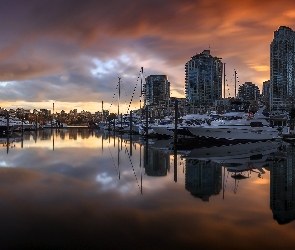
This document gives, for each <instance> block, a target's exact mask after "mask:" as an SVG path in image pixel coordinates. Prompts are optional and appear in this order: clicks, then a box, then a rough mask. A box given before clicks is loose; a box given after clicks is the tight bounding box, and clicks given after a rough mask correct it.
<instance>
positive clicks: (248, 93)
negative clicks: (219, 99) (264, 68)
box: [238, 82, 260, 101]
mask: <svg viewBox="0 0 295 250" xmlns="http://www.w3.org/2000/svg"><path fill="white" fill-rule="evenodd" d="M238 97H239V98H240V99H242V100H248V101H249V100H259V98H260V90H259V88H258V87H257V86H256V85H255V84H253V83H252V82H245V83H244V84H243V85H242V86H240V87H239V90H238Z"/></svg>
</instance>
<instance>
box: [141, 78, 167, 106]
mask: <svg viewBox="0 0 295 250" xmlns="http://www.w3.org/2000/svg"><path fill="white" fill-rule="evenodd" d="M169 99H170V82H169V81H168V76H166V75H150V76H148V77H147V78H146V79H145V85H144V105H159V104H160V103H161V102H164V103H167V104H168V101H169Z"/></svg>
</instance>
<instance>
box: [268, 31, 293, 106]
mask: <svg viewBox="0 0 295 250" xmlns="http://www.w3.org/2000/svg"><path fill="white" fill-rule="evenodd" d="M294 87H295V32H294V31H293V30H292V29H291V28H289V27H286V26H280V27H279V29H278V30H276V31H275V32H274V38H273V41H272V42H271V44H270V108H271V110H278V109H288V108H290V107H291V105H292V104H293V98H294V94H295V93H294V92H295V88H294Z"/></svg>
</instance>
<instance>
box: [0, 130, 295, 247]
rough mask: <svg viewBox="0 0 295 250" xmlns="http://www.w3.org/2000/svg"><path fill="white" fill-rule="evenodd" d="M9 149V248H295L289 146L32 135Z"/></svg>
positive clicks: (5, 235) (1, 153) (5, 228)
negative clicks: (185, 145) (190, 145)
mask: <svg viewBox="0 0 295 250" xmlns="http://www.w3.org/2000/svg"><path fill="white" fill-rule="evenodd" d="M1 143H2V145H3V147H2V149H1V150H0V157H1V160H0V191H1V192H0V200H1V212H2V214H1V215H0V219H1V222H2V229H1V234H0V235H1V236H0V237H2V238H1V242H6V245H4V246H7V247H12V246H15V245H17V244H19V245H23V244H27V245H28V246H35V247H36V246H44V244H46V246H47V247H48V246H49V247H54V248H56V247H58V246H62V247H64V246H66V247H68V246H70V247H73V246H74V245H75V244H76V246H80V247H81V246H85V245H86V246H88V247H90V248H97V246H104V248H113V249H114V248H121V247H122V246H125V245H127V244H128V246H129V248H136V249H138V248H141V249H151V248H153V249H158V248H159V249H160V248H161V249H162V248H163V247H169V246H171V245H172V246H173V247H174V248H175V247H178V248H191V247H198V248H201V249H202V248H204V249H205V248H206V249H208V248H210V247H219V248H221V247H227V248H236V247H237V246H239V248H246V247H247V248H249V247H253V244H256V243H257V242H259V243H260V244H261V246H262V247H274V246H276V247H281V248H283V247H286V246H288V247H289V246H294V244H295V240H294V237H293V235H294V232H295V225H294V222H293V220H294V216H295V211H294V204H295V201H294V185H295V184H294V180H295V179H294V167H293V159H294V158H293V155H294V147H293V146H292V145H291V144H286V143H281V142H280V144H279V145H278V144H267V145H264V144H263V145H262V144H261V145H259V146H258V144H256V145H248V146H249V148H247V150H246V149H245V147H240V149H238V146H237V145H235V146H234V147H232V148H231V151H229V150H228V149H229V148H228V147H223V148H217V149H216V148H210V149H208V150H203V151H201V150H195V151H192V150H188V151H186V150H183V149H182V150H177V145H175V144H174V141H173V140H154V139H149V140H145V139H144V138H142V137H140V136H130V135H125V134H124V135H120V134H119V135H117V134H112V133H109V132H104V131H99V130H94V131H89V130H88V129H58V130H56V129H53V130H50V129H46V130H43V131H37V132H36V131H32V132H25V133H24V135H23V136H17V137H15V138H13V139H12V138H8V139H7V138H2V140H1ZM222 150H224V151H222ZM234 150H235V151H234ZM266 150H269V151H268V152H267V151H266ZM225 152H226V154H225ZM229 152H235V153H229ZM225 156H226V157H225ZM21 225H26V226H21ZM151 228H152V229H153V230H151ZM184 232H185V233H184ZM249 232H251V234H252V236H251V238H249ZM16 235H18V236H16ZM225 235H226V237H225ZM267 235H277V237H266V236H267ZM16 238H17V239H18V240H17V241H16ZM228 238H231V239H232V240H230V241H229V240H228ZM53 239H54V240H53ZM3 240H4V241H3ZM16 242H18V243H16ZM19 245H18V246H19ZM241 246H242V247H241Z"/></svg>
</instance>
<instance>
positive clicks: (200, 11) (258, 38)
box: [0, 0, 295, 112]
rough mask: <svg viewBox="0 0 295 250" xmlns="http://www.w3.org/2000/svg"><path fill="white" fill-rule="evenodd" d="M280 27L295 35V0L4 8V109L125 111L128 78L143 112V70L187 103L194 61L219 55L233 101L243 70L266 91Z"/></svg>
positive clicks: (3, 1)
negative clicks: (160, 77)
mask: <svg viewBox="0 0 295 250" xmlns="http://www.w3.org/2000/svg"><path fill="white" fill-rule="evenodd" d="M279 26H288V27H290V28H292V29H293V30H294V29H295V4H294V0H280V1H277V0H259V1H258V0H255V1H254V0H245V1H242V0H241V1H236V0H219V1H218V0H145V1H143V0H137V1H133V0H108V1H106V0H83V1H82V0H26V1H24V0H0V32H1V35H0V95H1V99H0V107H2V108H6V109H9V108H13V109H15V108H17V107H23V108H28V109H33V108H36V109H38V110H39V109H41V108H47V109H52V103H55V111H57V112H59V111H60V110H62V109H63V110H65V111H67V112H68V111H69V110H71V109H74V108H76V109H78V111H81V110H87V111H91V112H95V111H101V109H102V105H101V103H102V101H103V102H104V109H111V111H112V110H113V111H114V112H116V108H115V107H116V106H117V96H116V94H117V90H116V86H117V84H118V77H120V78H121V99H120V104H121V106H122V110H126V109H127V107H128V105H129V102H130V101H131V98H132V93H133V92H134V93H135V94H134V97H133V98H132V104H131V107H130V109H138V108H139V104H138V100H139V89H140V86H139V85H140V77H141V76H140V69H141V67H143V69H144V74H143V75H144V77H147V76H148V75H155V74H164V75H168V77H169V81H170V82H171V95H172V96H177V97H184V66H185V63H186V62H187V61H189V60H190V58H191V57H192V56H193V55H195V54H196V53H201V52H202V51H203V50H205V49H209V48H210V50H211V55H213V56H217V57H220V58H222V62H223V63H226V79H227V83H228V85H229V87H230V96H233V94H234V90H233V87H234V77H233V75H234V70H236V71H237V76H238V80H239V83H240V84H243V83H244V82H248V81H250V82H253V83H254V84H256V85H258V87H259V88H260V90H261V89H262V88H261V86H262V82H263V81H266V80H268V79H269V78H270V73H269V60H270V59H269V46H270V43H271V41H272V39H273V33H274V31H275V30H277V29H278V27H279ZM135 87H136V88H135ZM226 94H227V95H228V91H226Z"/></svg>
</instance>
